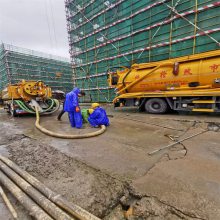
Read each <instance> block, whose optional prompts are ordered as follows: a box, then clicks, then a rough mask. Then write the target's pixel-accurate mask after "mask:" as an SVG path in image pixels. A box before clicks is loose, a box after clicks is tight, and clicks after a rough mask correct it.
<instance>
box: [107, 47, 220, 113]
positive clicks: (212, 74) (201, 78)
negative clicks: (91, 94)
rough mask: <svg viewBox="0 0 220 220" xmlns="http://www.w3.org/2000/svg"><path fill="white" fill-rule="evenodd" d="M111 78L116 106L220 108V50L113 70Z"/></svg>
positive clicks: (164, 109) (158, 109) (149, 109)
mask: <svg viewBox="0 0 220 220" xmlns="http://www.w3.org/2000/svg"><path fill="white" fill-rule="evenodd" d="M108 81H109V85H110V86H111V87H115V90H116V94H117V96H116V98H115V99H114V100H113V102H114V104H115V107H119V106H139V108H140V109H141V110H145V111H146V112H148V113H154V114H161V113H165V112H167V111H168V110H169V109H173V110H176V111H193V112H220V50H216V51H211V52H206V53H200V54H196V55H191V56H184V57H179V58H175V59H169V60H163V61H159V62H152V63H141V64H133V65H132V66H131V67H130V68H127V67H121V69H118V70H117V71H111V70H110V71H109V77H108Z"/></svg>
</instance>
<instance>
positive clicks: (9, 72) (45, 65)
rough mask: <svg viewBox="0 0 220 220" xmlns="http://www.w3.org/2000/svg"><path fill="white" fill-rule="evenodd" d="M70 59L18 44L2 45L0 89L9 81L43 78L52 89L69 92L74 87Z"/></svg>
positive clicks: (0, 48) (0, 49)
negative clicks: (25, 47)
mask: <svg viewBox="0 0 220 220" xmlns="http://www.w3.org/2000/svg"><path fill="white" fill-rule="evenodd" d="M72 74H73V73H72V68H71V64H70V61H69V60H68V59H66V58H63V57H58V56H53V55H50V54H45V53H41V52H37V51H33V50H28V49H24V48H19V47H16V46H12V45H8V44H2V45H0V90H2V89H4V88H5V87H6V86H7V84H8V83H11V84H13V83H17V82H19V81H20V80H22V79H25V80H36V81H38V80H41V81H43V82H45V83H46V84H47V85H49V86H50V87H51V88H52V90H61V91H63V92H68V91H70V90H72V88H73V79H72Z"/></svg>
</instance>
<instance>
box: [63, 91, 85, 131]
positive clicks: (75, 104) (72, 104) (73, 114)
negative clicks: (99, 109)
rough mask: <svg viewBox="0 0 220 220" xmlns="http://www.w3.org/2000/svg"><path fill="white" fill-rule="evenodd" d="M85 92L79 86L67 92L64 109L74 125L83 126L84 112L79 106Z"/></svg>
mask: <svg viewBox="0 0 220 220" xmlns="http://www.w3.org/2000/svg"><path fill="white" fill-rule="evenodd" d="M84 95H85V93H84V92H83V91H80V89H79V88H74V89H73V90H72V91H71V92H69V93H67V94H66V99H65V104H64V109H63V110H64V111H65V112H68V114H69V121H70V124H71V126H72V127H76V128H81V127H82V124H83V121H82V114H81V111H80V107H79V97H81V96H84Z"/></svg>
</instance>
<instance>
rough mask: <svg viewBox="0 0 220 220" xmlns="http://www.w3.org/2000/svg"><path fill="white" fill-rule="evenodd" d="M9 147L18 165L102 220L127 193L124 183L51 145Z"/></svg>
mask: <svg viewBox="0 0 220 220" xmlns="http://www.w3.org/2000/svg"><path fill="white" fill-rule="evenodd" d="M7 148H8V150H9V153H10V159H11V160H13V161H14V162H15V163H16V164H18V165H19V166H20V167H22V168H23V169H25V170H26V171H27V172H29V173H30V174H32V175H33V176H35V177H36V178H38V179H39V180H41V181H42V182H44V183H45V184H46V185H47V186H48V187H49V188H51V189H53V190H54V191H56V192H58V193H60V194H62V195H63V196H64V197H65V198H67V199H68V200H69V201H72V202H74V203H75V204H77V205H79V206H81V207H83V208H84V209H86V210H88V211H89V212H91V213H93V214H94V215H96V216H98V217H104V216H105V215H107V214H108V213H109V212H110V211H111V210H112V209H113V208H114V207H115V206H117V205H118V203H119V200H120V198H121V197H122V196H123V194H124V191H125V186H124V184H123V183H122V182H121V181H119V180H117V179H116V178H114V177H112V176H110V175H108V174H106V173H103V171H100V170H97V169H95V168H92V167H90V166H89V165H87V164H85V163H83V162H81V161H78V160H75V159H73V158H71V157H69V156H67V155H65V154H63V153H61V152H59V151H58V150H56V149H55V148H53V147H52V146H49V145H47V144H44V143H41V142H39V141H36V140H33V139H30V138H22V139H19V140H15V141H13V142H12V143H10V144H8V145H7Z"/></svg>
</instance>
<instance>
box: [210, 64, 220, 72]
mask: <svg viewBox="0 0 220 220" xmlns="http://www.w3.org/2000/svg"><path fill="white" fill-rule="evenodd" d="M219 66H220V65H219V64H213V65H212V66H210V67H209V68H210V69H211V70H212V72H213V73H214V72H217V70H218V67H219Z"/></svg>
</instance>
